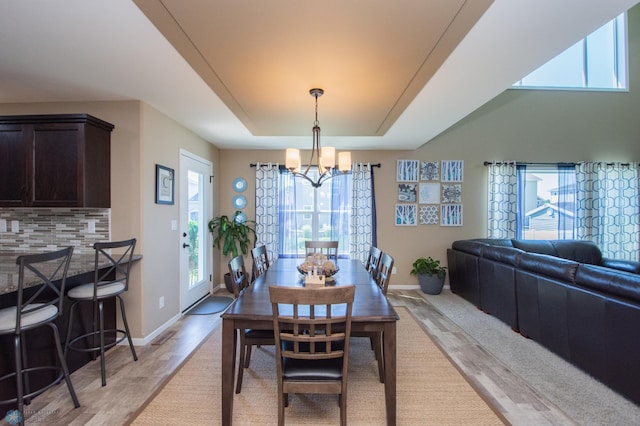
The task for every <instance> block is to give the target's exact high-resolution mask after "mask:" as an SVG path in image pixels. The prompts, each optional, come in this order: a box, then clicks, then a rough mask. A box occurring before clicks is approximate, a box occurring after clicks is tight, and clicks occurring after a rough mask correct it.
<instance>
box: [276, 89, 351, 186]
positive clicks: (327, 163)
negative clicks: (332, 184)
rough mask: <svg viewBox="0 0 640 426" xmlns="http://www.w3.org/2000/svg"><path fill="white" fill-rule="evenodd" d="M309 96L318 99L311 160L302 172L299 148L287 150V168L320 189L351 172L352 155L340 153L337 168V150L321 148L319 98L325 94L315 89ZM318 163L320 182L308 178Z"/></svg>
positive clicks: (327, 147)
mask: <svg viewBox="0 0 640 426" xmlns="http://www.w3.org/2000/svg"><path fill="white" fill-rule="evenodd" d="M309 94H310V95H311V96H313V97H314V98H315V99H316V120H315V121H314V122H313V146H312V148H311V158H310V159H309V163H307V167H306V169H305V170H304V172H300V169H301V164H302V162H301V160H300V150H299V149H297V148H287V151H286V161H285V164H286V167H287V169H289V170H290V171H291V173H293V175H294V176H298V177H302V178H305V179H306V180H308V181H309V182H310V183H311V185H313V187H314V188H319V187H320V186H321V185H322V184H323V183H324V182H325V181H327V180H329V179H331V178H332V177H334V176H336V175H338V174H339V173H340V172H342V173H346V172H349V171H350V170H351V153H350V152H340V153H338V164H337V166H336V149H335V148H334V147H332V146H325V147H324V148H322V147H321V146H320V126H319V123H318V98H319V97H320V96H322V95H323V94H324V90H322V89H318V88H314V89H311V90H309ZM314 158H315V160H316V161H317V166H318V173H319V175H320V176H319V177H318V180H315V181H314V180H313V179H311V178H310V177H309V176H308V173H309V169H310V168H311V165H312V164H313V161H314Z"/></svg>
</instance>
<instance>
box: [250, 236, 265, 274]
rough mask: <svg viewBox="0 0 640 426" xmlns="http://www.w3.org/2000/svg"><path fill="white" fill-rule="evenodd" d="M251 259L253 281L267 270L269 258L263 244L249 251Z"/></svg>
mask: <svg viewBox="0 0 640 426" xmlns="http://www.w3.org/2000/svg"><path fill="white" fill-rule="evenodd" d="M251 257H253V279H256V278H258V277H259V276H260V275H262V274H264V273H265V272H267V269H268V268H269V257H268V256H267V247H266V246H265V245H264V244H263V245H261V246H258V247H255V248H254V249H253V250H251Z"/></svg>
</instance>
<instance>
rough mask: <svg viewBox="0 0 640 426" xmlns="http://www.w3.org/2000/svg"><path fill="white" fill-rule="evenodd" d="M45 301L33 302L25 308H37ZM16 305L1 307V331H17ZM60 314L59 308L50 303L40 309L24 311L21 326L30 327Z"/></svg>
mask: <svg viewBox="0 0 640 426" xmlns="http://www.w3.org/2000/svg"><path fill="white" fill-rule="evenodd" d="M43 305H44V303H31V304H29V305H27V306H26V309H25V310H29V309H32V308H33V309H35V308H38V307H40V306H43ZM16 311H17V307H16V306H11V307H9V308H4V309H0V333H2V334H6V333H7V332H12V331H15V329H16ZM57 315H58V308H57V307H55V306H53V305H49V306H47V307H46V308H42V309H38V310H37V311H34V312H30V313H23V314H22V320H21V321H20V326H21V328H22V329H24V328H27V327H30V326H32V325H35V324H39V323H42V322H47V321H49V320H51V319H53V318H55V317H56V316H57Z"/></svg>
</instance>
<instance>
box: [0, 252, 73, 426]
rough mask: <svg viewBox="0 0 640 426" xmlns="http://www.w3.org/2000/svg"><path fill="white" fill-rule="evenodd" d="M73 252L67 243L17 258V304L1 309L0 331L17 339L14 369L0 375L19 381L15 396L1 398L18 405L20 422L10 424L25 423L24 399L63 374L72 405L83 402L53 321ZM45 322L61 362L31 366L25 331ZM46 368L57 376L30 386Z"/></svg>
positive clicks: (29, 397) (47, 387) (59, 303)
mask: <svg viewBox="0 0 640 426" xmlns="http://www.w3.org/2000/svg"><path fill="white" fill-rule="evenodd" d="M72 253H73V247H67V248H66V249H63V250H57V251H53V252H48V253H38V254H29V255H22V256H18V258H17V259H16V264H17V265H18V271H19V275H18V291H17V304H16V305H15V306H10V307H6V308H3V309H0V335H9V334H13V340H14V346H13V349H14V354H13V356H14V365H15V371H14V372H11V373H9V374H6V375H4V376H2V377H0V381H3V380H6V379H10V378H12V377H15V381H16V388H15V389H16V397H15V398H12V399H8V400H4V401H0V403H1V404H5V403H6V404H16V405H17V409H18V412H19V418H18V422H17V423H11V424H20V425H22V424H24V417H25V416H24V405H25V403H27V404H28V403H29V402H30V400H31V398H33V397H35V396H37V395H40V394H41V393H43V392H44V391H46V390H47V389H49V388H51V387H52V386H54V385H57V384H58V383H60V381H61V380H62V379H63V378H64V380H65V382H66V384H67V388H68V389H69V394H71V399H72V400H73V405H74V406H75V407H76V408H78V407H79V406H80V403H79V402H78V397H77V396H76V393H75V391H74V389H73V385H72V384H71V378H70V376H69V369H68V367H67V361H66V359H65V357H64V353H63V351H62V342H61V340H60V333H59V331H58V327H57V326H56V324H55V322H54V321H55V320H56V318H58V316H59V315H61V314H62V312H63V302H64V289H65V285H66V280H67V272H68V270H69V263H70V261H71V255H72ZM27 284H29V285H28V286H27ZM43 325H48V326H49V327H51V330H52V331H53V338H54V343H55V348H56V355H57V357H58V361H59V362H60V365H59V366H58V365H52V366H42V365H38V366H34V367H29V365H28V362H27V353H28V350H27V339H26V335H27V333H26V332H27V331H29V330H32V329H35V328H37V327H40V326H43ZM37 343H39V342H37ZM36 346H38V350H41V349H42V348H40V345H36ZM4 355H8V354H4ZM4 355H3V356H4ZM46 371H53V372H55V373H57V374H56V377H55V378H54V379H52V381H51V382H49V383H48V384H46V385H44V386H41V387H40V388H39V389H36V390H31V386H30V383H29V376H30V375H31V374H32V373H35V374H37V375H38V376H39V377H42V376H43V375H46V373H45V372H46ZM32 377H35V376H32ZM7 420H8V419H7Z"/></svg>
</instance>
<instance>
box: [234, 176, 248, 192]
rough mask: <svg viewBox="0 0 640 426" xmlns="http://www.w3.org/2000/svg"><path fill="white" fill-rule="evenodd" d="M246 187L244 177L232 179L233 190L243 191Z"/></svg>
mask: <svg viewBox="0 0 640 426" xmlns="http://www.w3.org/2000/svg"><path fill="white" fill-rule="evenodd" d="M245 189H247V180H246V179H245V178H241V177H239V178H235V179H234V180H233V190H234V191H236V192H244V190H245Z"/></svg>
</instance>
